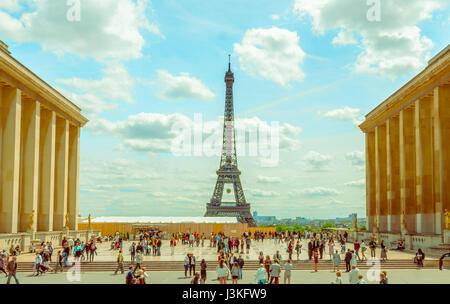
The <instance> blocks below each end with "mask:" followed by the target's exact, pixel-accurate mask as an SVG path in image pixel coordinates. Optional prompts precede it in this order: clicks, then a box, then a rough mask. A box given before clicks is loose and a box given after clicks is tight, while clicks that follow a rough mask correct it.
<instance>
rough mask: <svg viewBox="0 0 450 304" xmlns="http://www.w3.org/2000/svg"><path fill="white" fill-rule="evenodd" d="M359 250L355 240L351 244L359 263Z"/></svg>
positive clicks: (359, 246)
mask: <svg viewBox="0 0 450 304" xmlns="http://www.w3.org/2000/svg"><path fill="white" fill-rule="evenodd" d="M360 248H361V245H360V244H359V242H358V240H355V242H354V243H353V249H354V250H355V254H356V257H357V258H358V260H360V261H361V257H360V256H359V249H360Z"/></svg>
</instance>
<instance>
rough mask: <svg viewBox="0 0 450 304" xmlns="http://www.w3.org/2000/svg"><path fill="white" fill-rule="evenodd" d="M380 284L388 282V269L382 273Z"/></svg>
mask: <svg viewBox="0 0 450 304" xmlns="http://www.w3.org/2000/svg"><path fill="white" fill-rule="evenodd" d="M380 284H383V285H384V284H388V279H387V273H386V271H382V272H381V273H380Z"/></svg>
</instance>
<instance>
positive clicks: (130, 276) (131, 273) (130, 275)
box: [125, 266, 134, 285]
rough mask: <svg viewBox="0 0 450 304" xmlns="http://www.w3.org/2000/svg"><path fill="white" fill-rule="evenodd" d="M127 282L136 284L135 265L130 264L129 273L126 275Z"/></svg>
mask: <svg viewBox="0 0 450 304" xmlns="http://www.w3.org/2000/svg"><path fill="white" fill-rule="evenodd" d="M125 283H126V284H127V285H131V284H134V271H133V267H132V266H130V267H129V268H128V272H127V275H126V277H125Z"/></svg>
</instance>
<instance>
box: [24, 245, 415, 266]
mask: <svg viewBox="0 0 450 304" xmlns="http://www.w3.org/2000/svg"><path fill="white" fill-rule="evenodd" d="M130 245H131V242H125V243H124V255H125V260H130V252H129V247H130ZM302 245H303V250H302V254H301V256H300V259H301V260H306V259H307V258H308V251H307V250H305V249H307V248H308V243H307V241H305V240H304V241H303V242H302ZM98 247H99V249H98V250H97V253H98V255H97V256H96V257H95V260H96V261H116V259H117V253H118V251H117V250H110V249H109V247H110V243H109V242H108V243H102V244H98ZM347 248H350V249H353V244H351V243H349V244H347ZM286 249H287V244H286V243H284V242H282V243H277V244H275V242H274V240H265V241H264V242H256V241H254V240H252V246H251V249H250V253H249V254H244V255H243V256H244V259H246V260H258V256H259V252H260V251H262V252H263V253H264V256H266V255H270V258H272V257H273V255H274V254H275V252H276V251H277V250H279V251H280V254H281V256H282V258H283V259H286V258H287V253H286ZM336 249H339V251H340V246H336V247H335V250H336ZM188 252H191V253H194V255H195V256H196V258H197V260H198V261H199V260H201V259H205V260H206V261H217V248H211V247H209V241H208V240H207V241H205V246H204V247H201V246H200V247H196V246H195V247H189V246H187V245H181V242H179V243H177V246H176V248H175V253H174V255H171V252H170V247H169V241H163V245H162V248H161V256H145V261H183V260H184V257H185V256H186V254H187V253H188ZM54 255H56V252H55V253H54ZM366 255H368V256H369V257H370V251H369V250H367V251H366ZM376 256H377V257H380V249H377V254H376ZM293 257H294V258H295V259H296V258H297V257H296V254H295V251H294V255H293ZM413 257H414V254H412V253H406V252H400V251H389V252H388V258H389V259H407V260H411V261H412V260H413ZM323 258H324V259H330V256H329V249H328V246H326V247H325V251H324V257H323ZM18 261H19V262H25V261H26V262H31V261H34V255H33V254H24V255H21V256H20V257H19V259H18Z"/></svg>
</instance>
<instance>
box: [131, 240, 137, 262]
mask: <svg viewBox="0 0 450 304" xmlns="http://www.w3.org/2000/svg"><path fill="white" fill-rule="evenodd" d="M130 255H131V263H134V260H135V256H136V244H135V243H134V242H133V243H132V244H131V246H130Z"/></svg>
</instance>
